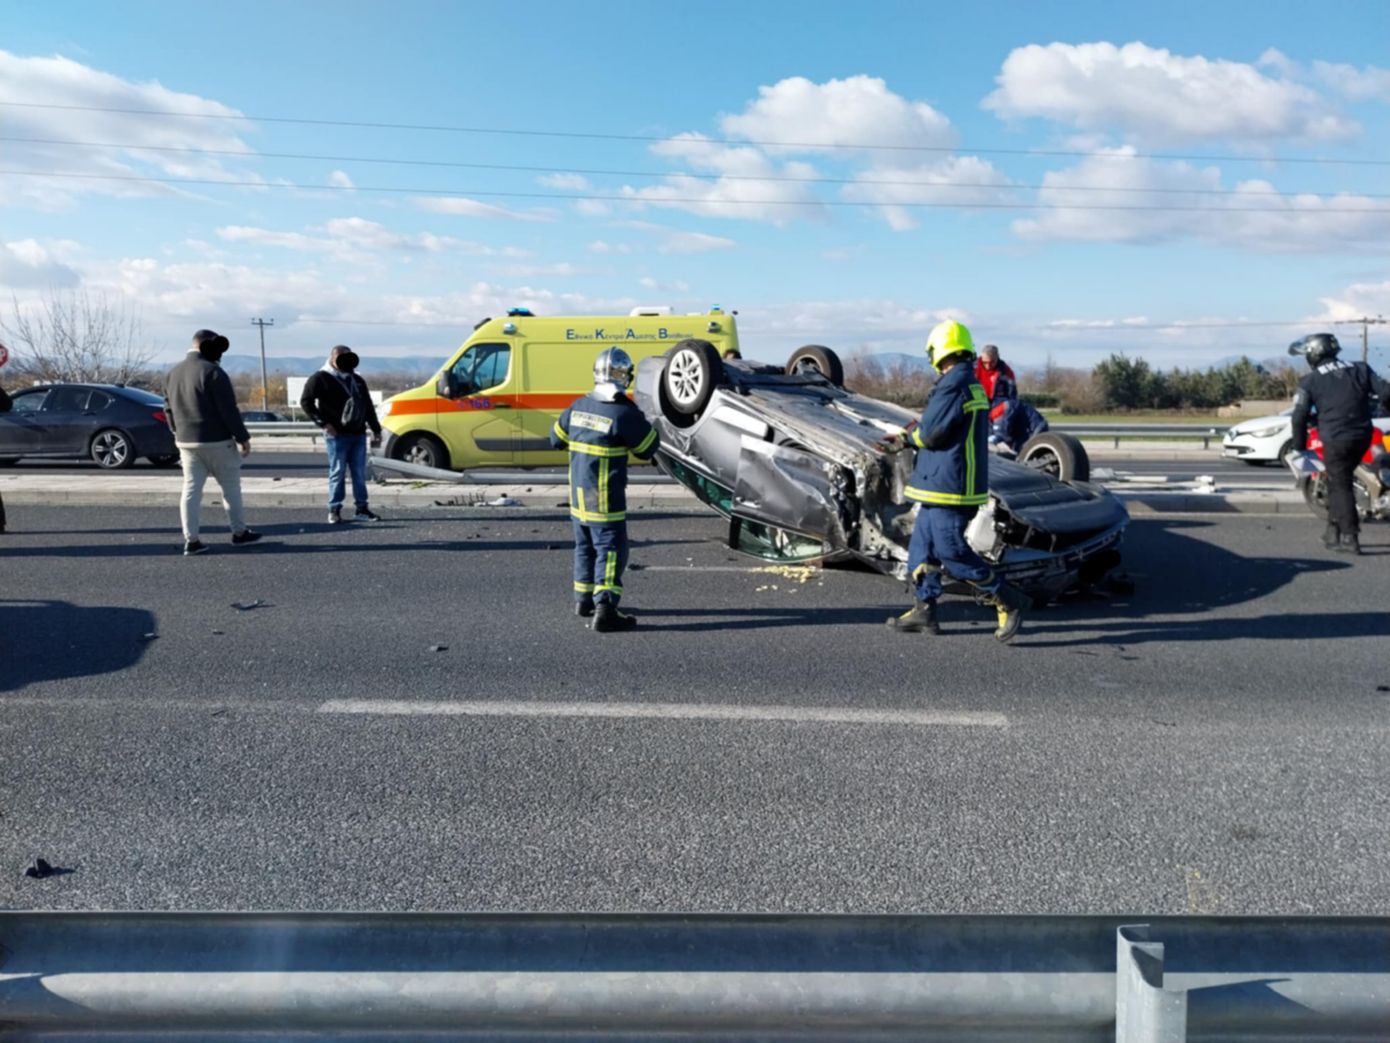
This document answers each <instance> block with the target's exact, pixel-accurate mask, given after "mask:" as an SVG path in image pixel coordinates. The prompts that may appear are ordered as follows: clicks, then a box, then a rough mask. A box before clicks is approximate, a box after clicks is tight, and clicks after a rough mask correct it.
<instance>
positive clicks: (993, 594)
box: [888, 321, 1032, 641]
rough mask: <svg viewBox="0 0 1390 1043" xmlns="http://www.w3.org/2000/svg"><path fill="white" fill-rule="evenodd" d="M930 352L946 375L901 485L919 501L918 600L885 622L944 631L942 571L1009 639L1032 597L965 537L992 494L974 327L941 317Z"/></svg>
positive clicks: (916, 434) (912, 570)
mask: <svg viewBox="0 0 1390 1043" xmlns="http://www.w3.org/2000/svg"><path fill="white" fill-rule="evenodd" d="M927 354H928V356H929V357H930V359H931V364H932V366H933V367H935V368H936V370H937V371H938V372H939V373H940V374H941V379H940V380H938V381H937V382H936V384H935V385H934V386H933V387H932V390H931V394H930V395H928V396H927V404H926V407H925V408H924V409H923V410H922V417H921V420H919V421H918V423H917V425H916V426H915V427H914V428H912V429H911V430H910V432H909V434H908V436H907V441H909V442H911V444H912V445H914V446H916V447H917V448H918V450H919V452H918V453H917V463H916V466H915V467H914V468H913V472H912V478H911V480H910V481H909V482H908V484H907V487H906V489H905V490H904V491H905V493H906V495H907V497H908V498H909V499H911V500H915V501H917V502H918V503H919V504H921V507H920V508H919V509H918V512H917V522H916V526H915V527H914V528H913V530H912V540H911V542H910V543H909V544H908V550H907V568H908V576H909V579H910V581H911V583H912V585H913V591H914V595H915V604H914V605H913V607H912V608H911V609H909V610H908V611H907V612H904V613H903V614H902V615H900V616H893V617H890V618H889V620H888V625H889V626H890V627H892V628H893V629H894V630H898V631H903V632H907V633H929V634H939V633H940V632H941V627H940V625H939V623H938V622H937V618H936V600H937V598H939V597H940V596H941V593H942V589H943V585H942V582H941V573H942V572H943V571H945V572H948V573H950V575H951V576H952V577H953V578H955V579H958V580H962V581H964V582H966V583H968V584H970V586H971V587H973V588H974V589H975V590H976V591H977V592H978V593H979V594H980V595H981V596H982V597H983V599H984V600H985V602H986V603H988V604H990V605H993V606H994V607H995V609H996V611H997V614H998V620H999V626H998V628H997V629H996V630H995V631H994V636H995V637H996V638H997V639H999V640H1000V641H1010V640H1012V639H1013V637H1014V635H1015V634H1017V633H1018V628H1019V625H1020V623H1021V622H1022V619H1023V613H1024V612H1025V611H1027V609H1028V608H1029V607H1030V606H1031V605H1032V602H1031V601H1030V600H1029V599H1028V598H1027V597H1026V596H1025V595H1024V594H1023V593H1022V592H1020V591H1018V590H1015V589H1014V588H1013V587H1011V586H1009V585H1008V584H1006V583H1004V582H1003V581H1001V580H1000V578H999V577H998V576H997V575H996V574H995V572H994V570H993V569H991V568H990V567H989V565H988V564H987V563H986V562H985V560H984V559H983V558H981V557H980V556H979V555H978V554H976V553H975V551H974V549H973V548H971V546H970V544H969V543H967V542H966V539H965V527H966V525H967V524H968V523H969V521H970V519H971V517H972V516H973V515H974V514H975V511H976V510H977V509H978V508H979V507H981V506H983V505H984V503H985V502H986V501H987V500H988V499H989V491H988V485H987V483H988V477H989V452H988V449H987V445H986V439H987V431H988V427H989V420H988V411H989V399H988V398H986V396H985V392H984V389H983V388H982V387H981V386H980V384H979V382H978V381H977V380H976V379H975V372H974V368H973V366H972V363H973V362H974V359H975V349H974V345H973V344H972V342H971V339H970V331H969V330H968V329H966V328H965V327H964V326H962V325H961V324H960V323H959V322H954V321H947V322H942V323H939V324H938V325H937V326H936V327H935V328H934V329H933V330H932V331H931V336H930V337H929V338H928V339H927Z"/></svg>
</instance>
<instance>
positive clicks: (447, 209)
mask: <svg viewBox="0 0 1390 1043" xmlns="http://www.w3.org/2000/svg"><path fill="white" fill-rule="evenodd" d="M415 205H416V206H418V207H420V208H421V209H422V210H428V211H430V212H431V213H435V214H452V215H454V216H455V217H494V218H502V219H505V220H508V221H554V220H555V218H556V214H555V211H554V210H546V209H531V210H509V209H508V208H506V207H504V206H494V205H493V204H492V203H483V202H479V201H478V200H476V199H468V198H466V197H464V196H417V197H416V199H415Z"/></svg>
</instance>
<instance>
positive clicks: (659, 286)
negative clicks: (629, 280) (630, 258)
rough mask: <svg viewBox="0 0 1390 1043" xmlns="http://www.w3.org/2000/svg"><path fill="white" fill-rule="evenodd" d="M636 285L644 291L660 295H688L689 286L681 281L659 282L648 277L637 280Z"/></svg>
mask: <svg viewBox="0 0 1390 1043" xmlns="http://www.w3.org/2000/svg"><path fill="white" fill-rule="evenodd" d="M637 285H638V286H640V287H642V289H644V290H655V291H659V292H661V293H689V292H690V284H689V283H688V282H686V281H685V280H683V279H673V280H671V281H670V282H660V281H659V280H657V279H653V278H652V277H651V276H650V275H644V276H642V278H640V279H638V280H637Z"/></svg>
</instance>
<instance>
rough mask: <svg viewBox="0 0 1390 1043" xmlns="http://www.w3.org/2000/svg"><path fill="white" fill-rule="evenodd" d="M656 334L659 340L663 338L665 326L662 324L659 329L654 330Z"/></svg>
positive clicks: (664, 336)
mask: <svg viewBox="0 0 1390 1043" xmlns="http://www.w3.org/2000/svg"><path fill="white" fill-rule="evenodd" d="M656 335H657V337H658V338H660V339H661V340H665V339H666V327H665V326H662V327H661V329H659V330H657V331H656Z"/></svg>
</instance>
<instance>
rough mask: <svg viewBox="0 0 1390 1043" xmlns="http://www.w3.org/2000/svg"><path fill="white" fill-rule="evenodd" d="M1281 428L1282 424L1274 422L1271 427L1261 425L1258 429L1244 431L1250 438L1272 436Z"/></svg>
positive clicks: (1282, 427)
mask: <svg viewBox="0 0 1390 1043" xmlns="http://www.w3.org/2000/svg"><path fill="white" fill-rule="evenodd" d="M1283 430H1284V425H1283V424H1276V425H1275V426H1273V427H1262V428H1260V429H1259V430H1258V431H1246V432H1245V434H1247V435H1248V436H1249V437H1251V438H1273V437H1274V436H1275V435H1277V434H1279V433H1280V432H1281V431H1283Z"/></svg>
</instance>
